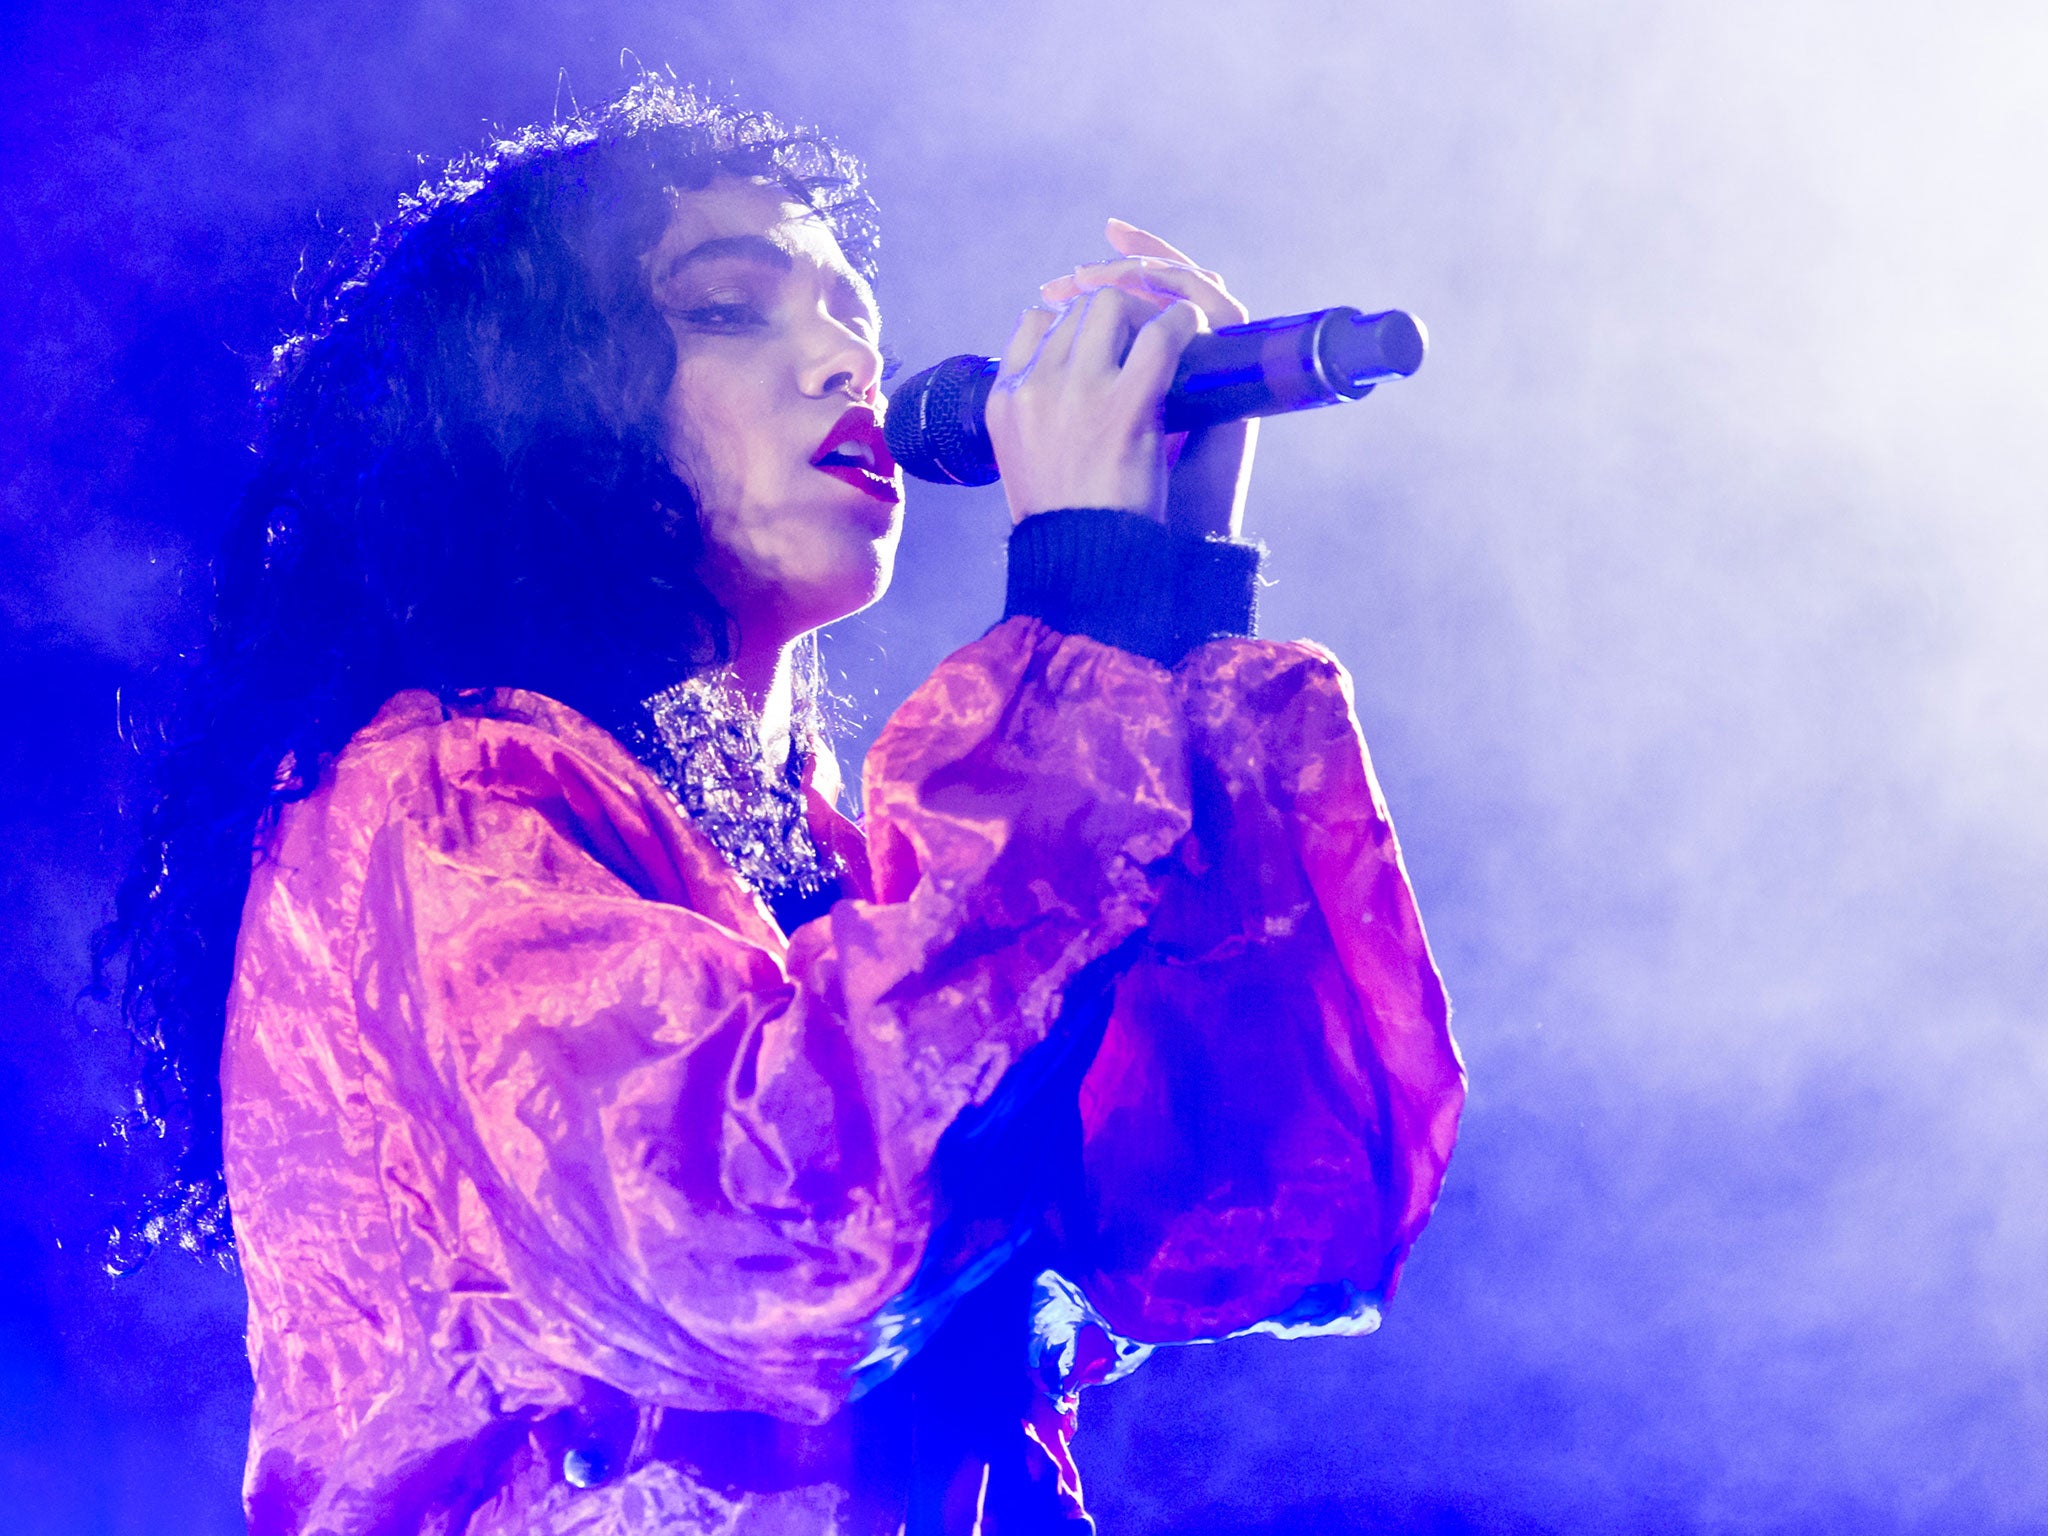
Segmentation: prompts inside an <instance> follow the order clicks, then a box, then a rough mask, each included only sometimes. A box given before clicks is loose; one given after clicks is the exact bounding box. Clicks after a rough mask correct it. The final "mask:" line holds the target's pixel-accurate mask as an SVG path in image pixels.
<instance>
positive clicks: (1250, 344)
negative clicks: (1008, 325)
mask: <svg viewBox="0 0 2048 1536" xmlns="http://www.w3.org/2000/svg"><path fill="white" fill-rule="evenodd" d="M1427 348H1428V336H1427V333H1426V332H1425V331H1424V330H1423V328H1422V323H1421V322H1420V321H1419V320H1417V319H1415V318H1414V317H1413V316H1412V315H1407V314H1404V313H1402V312H1401V311H1400V310H1398V309H1395V310H1387V311H1386V312H1384V313H1382V314H1377V315H1366V314H1361V313H1359V311H1357V310H1355V309H1353V308H1351V307H1350V306H1349V305H1339V306H1337V307H1336V308H1334V309H1320V310H1317V311H1315V312H1314V313H1312V314H1306V315H1281V316H1278V317H1276V318H1274V319H1270V320H1253V321H1250V322H1248V323H1246V324H1244V325H1230V326H1225V327H1224V328H1223V329H1221V330H1218V331H1211V332H1209V333H1208V334H1207V335H1202V336H1197V337H1195V338H1194V339H1193V340H1192V341H1190V342H1189V343H1188V345H1187V350H1186V351H1184V352H1183V353H1182V354H1181V360H1180V367H1179V368H1178V369H1177V370H1175V372H1174V376H1173V383H1172V384H1171V385H1169V386H1168V388H1167V392H1166V399H1165V403H1164V411H1163V417H1164V425H1165V428H1166V430H1167V431H1169V432H1190V431H1194V430H1197V429H1199V428H1202V427H1210V426H1216V425H1219V424H1221V423H1223V422H1226V421H1240V420H1242V419H1244V418H1245V417H1247V416H1277V415H1280V414H1282V413H1284V412H1288V411H1303V410H1311V409H1314V408H1315V407H1317V406H1324V405H1337V404H1340V403H1341V402H1343V401H1346V400H1358V399H1362V398H1363V397H1364V396H1366V395H1368V394H1370V393H1371V392H1372V387H1373V385H1374V384H1376V383H1378V382H1379V381H1380V380H1382V379H1389V378H1406V377H1408V376H1409V375H1410V374H1413V373H1414V372H1415V370H1416V369H1418V368H1420V367H1421V366H1422V358H1423V354H1424V352H1425V351H1426V350H1427ZM998 366H999V365H998V362H997V360H996V359H995V358H992V357H987V358H982V357H974V356H972V355H967V356H962V357H956V358H948V359H947V360H946V361H945V362H942V363H938V364H935V365H933V366H932V367H930V368H927V369H925V370H924V371H923V372H922V373H919V374H916V375H914V376H913V377H912V378H910V379H908V380H906V381H905V383H904V385H903V387H902V389H900V390H899V391H898V392H897V395H896V397H895V398H894V399H893V400H891V402H890V410H889V415H888V418H887V420H886V422H885V424H884V425H885V428H886V430H887V435H888V438H889V446H890V450H891V451H892V452H893V453H894V454H895V455H896V458H897V460H898V461H899V462H900V463H901V464H902V465H903V467H904V468H905V469H906V470H908V471H909V472H910V473H912V474H914V475H917V476H919V477H920V478H922V479H926V480H934V481H937V482H938V483H940V484H942V485H987V484H989V483H991V482H992V481H994V480H995V479H996V478H997V477H998V475H999V473H1000V471H999V470H998V469H997V467H996V458H995V448H994V446H993V445H992V444H991V443H990V442H989V437H988V426H987V417H986V410H987V406H988V396H989V390H990V388H991V387H992V386H993V385H994V384H995V378H996V371H997V368H998Z"/></svg>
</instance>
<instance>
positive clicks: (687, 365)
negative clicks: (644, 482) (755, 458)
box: [662, 360, 749, 523]
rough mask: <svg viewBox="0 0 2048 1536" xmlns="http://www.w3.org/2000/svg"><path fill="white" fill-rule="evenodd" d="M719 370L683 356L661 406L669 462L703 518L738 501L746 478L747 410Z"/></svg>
mask: <svg viewBox="0 0 2048 1536" xmlns="http://www.w3.org/2000/svg"><path fill="white" fill-rule="evenodd" d="M720 374H721V370H719V369H715V368H712V367H708V366H706V365H705V364H704V363H703V362H701V361H699V362H690V361H687V360H686V361H685V362H684V363H683V364H682V366H680V367H679V368H678V369H677V370H676V378H675V382H674V383H673V384H672V385H670V386H669V392H668V400H667V401H666V403H665V404H664V405H663V407H662V417H663V421H664V423H665V426H666V442H665V445H664V446H665V447H666V448H667V449H668V457H669V465H670V467H671V468H673V469H674V470H675V472H676V475H677V477H678V478H679V479H680V480H681V481H682V482H683V484H685V485H687V486H688V487H689V488H690V493H691V494H692V495H693V496H695V497H696V498H697V506H698V509H699V510H700V512H701V513H702V514H703V515H704V517H705V520H706V522H707V523H711V522H713V521H715V520H716V519H717V518H718V517H719V516H720V515H721V514H725V515H729V514H730V513H731V512H733V511H734V510H736V509H737V508H738V507H740V506H741V505H742V504H743V502H744V500H745V492H746V486H747V479H748V475H747V468H748V465H747V460H748V454H747V449H746V433H745V424H746V421H747V419H748V416H749V413H748V412H747V411H746V409H745V407H744V403H743V402H742V401H740V400H739V399H738V398H737V396H736V394H735V391H734V388H733V384H734V382H735V381H732V380H728V379H725V378H723V377H721V376H720Z"/></svg>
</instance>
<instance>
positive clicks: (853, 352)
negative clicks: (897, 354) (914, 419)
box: [801, 314, 882, 405]
mask: <svg viewBox="0 0 2048 1536" xmlns="http://www.w3.org/2000/svg"><path fill="white" fill-rule="evenodd" d="M813 332H814V335H813V340H812V343H811V346H810V348H809V355H808V356H807V357H806V359H805V361H804V364H803V377H802V381H801V382H802V386H803V390H804V393H805V394H807V395H813V396H816V397H818V398H820V399H822V398H824V397H825V396H827V395H838V394H845V395H850V396H852V397H853V398H854V399H856V400H865V401H867V402H868V403H869V404H870V405H872V404H873V403H874V401H875V397H876V394H877V392H878V391H879V390H880V388H881V383H882V354H881V352H880V350H879V349H878V348H877V347H876V346H875V344H874V343H873V342H871V341H869V340H868V339H867V337H865V336H864V335H862V334H861V333H860V332H859V331H858V330H856V329H855V328H854V327H852V326H850V325H847V324H846V323H845V322H844V321H842V320H840V319H838V318H837V317H836V316H833V315H825V314H821V315H819V316H818V319H817V322H816V324H815V326H814V327H813Z"/></svg>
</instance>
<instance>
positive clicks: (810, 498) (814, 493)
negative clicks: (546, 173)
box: [648, 177, 903, 654]
mask: <svg viewBox="0 0 2048 1536" xmlns="http://www.w3.org/2000/svg"><path fill="white" fill-rule="evenodd" d="M648 270H649V277H650V279H651V281H652V284H653V292H654V298H655V303H656V304H657V305H658V306H659V307H660V309H661V312H662V314H663V315H665V316H666V317H667V319H668V324H669V328H670V330H671V331H672V332H673V333H674V335H675V341H676V376H675V381H674V383H673V384H672V385H671V386H670V388H669V392H668V398H667V401H666V402H665V404H664V407H663V421H664V431H665V434H666V447H667V450H668V455H669V461H670V463H671V464H672V465H673V466H674V468H675V470H676V473H677V474H678V475H679V476H680V477H681V478H682V480H683V481H684V483H685V484H687V485H688V486H689V487H690V489H691V490H692V492H694V493H695V495H696V498H697V505H698V515H699V518H700V520H701V522H702V524H703V528H704V536H705V540H706V543H707V546H708V548H707V553H706V557H705V577H706V580H707V582H708V583H709V585H710V587H711V590H712V592H713V594H714V595H715V596H716V597H717V598H718V599H719V601H720V602H722V603H723V604H724V605H725V608H726V611H727V612H728V613H730V614H731V615H732V617H733V619H734V621H735V622H736V623H737V625H738V626H739V631H740V634H739V645H740V650H741V652H742V653H743V654H744V653H747V652H753V651H756V650H757V649H760V648H766V647H774V646H780V645H781V644H783V643H785V642H786V641H788V640H791V639H794V638H795V637H796V636H798V635H801V634H803V633H805V632H806V631H808V630H812V629H815V628H817V627H818V626H819V625H821V624H828V623H830V622H831V621H832V620H834V619H838V618H843V617H845V616H846V615H847V614H849V613H853V612H856V611H858V610H859V609H861V608H865V607H866V606H867V605H868V604H869V603H872V602H873V601H874V600H875V599H876V598H878V597H880V596H881V595H882V593H883V591H884V590H885V589H886V588H887V587H888V585H889V575H890V572H891V570H892V568H893V567H894V564H895V559H896V541H897V538H898V537H899V535H900V534H901V532H902V527H903V477H902V474H901V472H900V471H899V470H898V469H897V468H896V465H895V462H894V461H893V460H892V459H891V458H890V457H889V453H888V449H887V448H886V447H885V446H884V445H883V443H882V435H881V430H880V419H879V413H880V410H881V407H882V403H883V402H882V399H881V394H880V387H879V386H880V382H881V371H882V359H881V354H880V352H879V351H878V350H877V347H878V343H879V340H880V334H881V316H880V314H879V312H878V311H877V310H876V308H875V300H874V294H873V293H872V292H871V291H870V289H869V288H868V285H867V283H866V282H865V281H864V280H863V279H862V278H861V277H860V275H859V274H858V273H856V272H855V271H854V270H853V268H852V267H851V266H850V265H849V264H848V262H847V260H846V256H845V254H844V253H843V252H842V251H841V250H840V249H839V242H838V241H837V240H836V239H834V238H833V235H832V231H831V229H830V227H829V226H828V225H827V224H826V223H825V221H824V220H823V219H822V218H820V217H819V216H818V215H817V214H816V213H814V212H812V211H811V210H810V209H808V208H806V207H804V206H803V205H802V204H801V203H798V202H795V201H794V200H792V198H791V197H790V195H789V193H788V192H787V191H785V190H784V189H782V188H779V187H774V186H769V185H765V184H763V183H760V182H755V181H745V180H740V179H738V178H733V177H721V178H719V179H717V180H715V181H713V182H712V183H711V184H710V185H709V186H708V187H706V188H705V189H704V190H702V191H699V192H684V193H678V194H677V196H676V204H675V214H674V217H673V218H671V219H670V221H669V226H668V231H667V233H666V234H664V235H663V237H662V239H661V242H660V244H658V245H657V246H656V247H655V249H654V251H653V252H652V253H651V254H650V256H649V257H648Z"/></svg>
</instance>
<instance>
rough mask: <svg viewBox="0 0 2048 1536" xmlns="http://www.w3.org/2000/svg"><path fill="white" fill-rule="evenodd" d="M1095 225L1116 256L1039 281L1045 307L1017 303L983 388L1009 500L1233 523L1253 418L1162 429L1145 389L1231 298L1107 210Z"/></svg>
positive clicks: (1214, 279) (1181, 521) (1221, 530)
mask: <svg viewBox="0 0 2048 1536" xmlns="http://www.w3.org/2000/svg"><path fill="white" fill-rule="evenodd" d="M1108 235H1109V243H1110V246H1111V248H1112V249H1113V250H1115V251H1117V252H1118V255H1117V256H1115V257H1113V258H1111V259H1109V260H1107V261H1098V262H1091V263H1088V264H1087V265H1085V266H1082V267H1080V268H1077V269H1076V270H1075V271H1074V272H1073V274H1072V275H1070V276H1067V277H1060V278H1055V279H1053V280H1052V281H1051V282H1049V283H1047V284H1045V285H1044V287H1043V289H1042V290H1041V292H1042V294H1043V297H1044V299H1045V300H1046V304H1047V305H1048V306H1051V307H1036V308H1033V309H1030V310H1026V311H1025V314H1024V318H1023V320H1022V321H1020V322H1019V324H1018V327H1017V332H1016V334H1015V335H1014V336H1013V337H1012V338H1011V340H1010V346H1009V349H1008V351H1007V352H1006V353H1005V355H1004V358H1003V363H1002V368H1001V371H1000V372H999V374H998V375H997V387H996V389H995V390H994V391H993V392H992V393H991V395H990V398H989V408H988V422H989V433H990V436H991V438H992V439H993V441H994V443H995V447H996V458H997V461H998V462H999V463H1000V464H1001V465H1002V468H1003V480H1004V485H1005V487H1006V489H1007V491H1008V494H1009V498H1010V511H1011V514H1012V515H1013V516H1014V517H1015V518H1017V519H1018V520H1019V521H1021V520H1022V519H1024V518H1025V517H1028V516H1030V515H1031V514H1032V513H1034V512H1045V511H1050V510H1052V509H1053V508H1056V507H1075V506H1095V507H1121V508H1124V509H1125V510H1127V511H1132V512H1140V513H1143V514H1145V515H1147V516H1151V517H1154V518H1163V520H1164V521H1165V522H1166V523H1167V524H1168V525H1169V526H1171V527H1175V528H1178V529H1182V530H1184V531H1186V532H1190V533H1196V534H1212V533H1215V534H1226V535H1234V534H1235V533H1237V531H1238V530H1239V528H1240V527H1241V526H1242V522H1243V517H1244V497H1245V488H1246V485H1247V483H1248V481H1249V478H1250V473H1251V459H1252V448H1253V444H1254V442H1255V441H1256V426H1257V424H1256V423H1255V422H1249V421H1246V422H1232V423H1228V424H1226V425H1224V426H1220V427H1211V428H1208V429H1207V430H1205V431H1200V432H1191V433H1176V434H1173V435H1172V436H1168V435H1167V434H1165V433H1163V432H1161V431H1160V430H1159V402H1160V400H1161V399H1163V398H1164V395H1165V391H1166V387H1167V385H1168V384H1170V383H1171V382H1172V379H1173V371H1174V369H1175V367H1177V366H1178V364H1179V361H1180V354H1181V350H1182V348H1184V347H1185V346H1186V345H1187V342H1188V341H1189V340H1190V339H1191V338H1192V337H1193V336H1194V335H1196V334H1198V333H1199V332H1200V331H1203V330H1209V329H1212V328H1213V327H1215V326H1219V325H1235V324H1238V323H1239V322H1241V321H1243V320H1244V319H1245V318H1246V315H1245V309H1244V306H1243V305H1242V304H1240V303H1238V301H1237V300H1236V299H1235V298H1233V297H1232V296H1231V294H1230V292H1229V290H1228V289H1227V288H1225V287H1224V285H1223V280H1222V279H1221V278H1220V277H1218V276H1217V275H1216V274H1215V273H1214V272H1210V271H1208V270H1207V269H1205V268H1201V267H1197V266H1196V265H1195V264H1194V263H1193V262H1192V261H1190V260H1189V259H1188V258H1187V257H1186V256H1185V255H1184V254H1183V253H1182V252H1180V251H1179V250H1177V249H1175V248H1174V247H1173V246H1171V245H1168V244H1167V243H1166V242H1165V241H1164V240H1161V239H1159V238H1158V237H1157V236H1155V235H1150V234H1147V233H1146V232H1145V231H1144V230H1141V229H1138V228H1136V227H1134V226H1133V225H1130V224H1126V223H1124V222H1123V221H1122V220H1121V219H1111V220H1110V221H1109V228H1108ZM1126 348H1128V356H1126V355H1124V354H1125V349H1126ZM1119 363H1120V364H1121V366H1119Z"/></svg>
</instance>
